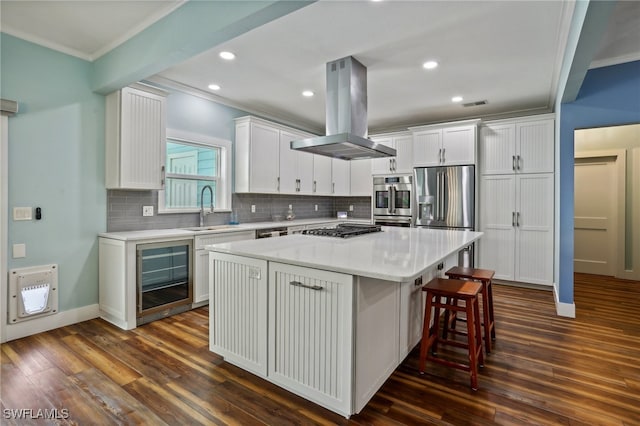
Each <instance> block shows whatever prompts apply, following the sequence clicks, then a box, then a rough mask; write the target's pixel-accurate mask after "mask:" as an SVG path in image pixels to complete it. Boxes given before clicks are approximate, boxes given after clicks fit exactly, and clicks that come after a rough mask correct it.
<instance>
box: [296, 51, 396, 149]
mask: <svg viewBox="0 0 640 426" xmlns="http://www.w3.org/2000/svg"><path fill="white" fill-rule="evenodd" d="M326 133H327V136H318V137H315V138H308V139H301V140H297V141H292V142H291V149H295V150H298V151H305V152H311V153H313V154H318V155H324V156H327V157H333V158H340V159H342V160H359V159H366V158H381V157H394V156H395V155H396V150H395V149H393V148H389V147H388V146H385V145H381V144H378V143H375V142H373V141H372V140H370V139H367V68H366V67H365V66H364V65H362V64H361V63H360V62H358V61H357V60H356V59H355V58H353V57H351V56H348V57H346V58H342V59H338V60H336V61H333V62H328V63H327V132H326Z"/></svg>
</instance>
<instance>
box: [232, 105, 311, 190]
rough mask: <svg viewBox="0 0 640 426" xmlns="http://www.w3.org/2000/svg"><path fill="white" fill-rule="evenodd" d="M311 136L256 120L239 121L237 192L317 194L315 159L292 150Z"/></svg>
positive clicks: (236, 157) (240, 119)
mask: <svg viewBox="0 0 640 426" xmlns="http://www.w3.org/2000/svg"><path fill="white" fill-rule="evenodd" d="M310 136H311V135H309V134H307V133H303V132H299V131H295V130H293V129H289V128H286V127H284V126H279V125H276V124H274V123H270V122H268V121H265V120H261V119H258V118H255V117H242V118H238V119H236V155H235V164H236V167H235V175H236V189H235V190H236V192H257V193H279V194H311V193H313V189H314V172H313V160H314V155H313V154H309V153H306V152H299V151H294V150H292V149H291V148H290V143H291V141H292V140H297V139H304V138H308V137H310Z"/></svg>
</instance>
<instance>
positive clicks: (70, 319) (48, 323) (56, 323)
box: [4, 303, 99, 342]
mask: <svg viewBox="0 0 640 426" xmlns="http://www.w3.org/2000/svg"><path fill="white" fill-rule="evenodd" d="M98 316H99V308H98V304H97V303H96V304H95V305H88V306H83V307H81V308H77V309H72V310H70V311H62V312H58V313H57V314H54V315H48V316H46V317H42V318H34V319H32V320H29V321H23V322H19V323H16V324H7V326H6V327H5V332H6V333H5V336H4V337H5V338H6V340H5V341H7V342H8V341H10V340H16V339H21V338H23V337H27V336H31V335H33V334H38V333H42V332H43V331H49V330H53V329H55V328H60V327H66V326H67V325H71V324H76V323H79V322H82V321H87V320H90V319H94V318H98Z"/></svg>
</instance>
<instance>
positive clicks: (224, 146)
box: [158, 129, 233, 214]
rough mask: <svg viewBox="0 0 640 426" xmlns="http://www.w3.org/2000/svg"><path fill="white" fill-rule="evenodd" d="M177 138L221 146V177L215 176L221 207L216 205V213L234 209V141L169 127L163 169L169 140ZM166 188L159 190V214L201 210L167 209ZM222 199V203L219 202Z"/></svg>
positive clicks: (217, 197)
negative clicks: (232, 161)
mask: <svg viewBox="0 0 640 426" xmlns="http://www.w3.org/2000/svg"><path fill="white" fill-rule="evenodd" d="M169 139H171V140H175V141H178V142H185V143H187V144H191V145H200V146H205V147H216V148H220V160H219V161H220V177H219V178H214V179H215V181H216V194H215V195H216V200H217V201H218V204H220V205H221V207H218V206H214V208H213V211H214V213H223V212H230V211H231V210H232V206H231V191H232V188H231V185H232V182H231V156H232V151H231V150H232V147H233V145H232V143H231V141H228V140H225V139H220V138H215V137H212V136H207V135H203V134H199V133H193V132H188V131H184V130H177V129H167V135H166V138H165V140H164V142H163V143H164V148H163V149H162V164H163V170H165V168H166V165H167V158H166V155H167V147H166V143H167V141H168V140H169ZM165 181H166V179H165V176H163V182H162V185H163V188H164V185H165V183H166V182H165ZM164 191H165V190H164V189H161V190H159V191H158V214H171V213H197V212H199V211H200V209H199V208H193V209H192V208H189V209H167V208H166V207H165V192H164ZM219 201H222V203H219Z"/></svg>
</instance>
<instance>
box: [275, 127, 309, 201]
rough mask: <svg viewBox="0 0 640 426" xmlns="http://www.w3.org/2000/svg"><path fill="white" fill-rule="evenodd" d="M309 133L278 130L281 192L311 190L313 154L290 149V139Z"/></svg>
mask: <svg viewBox="0 0 640 426" xmlns="http://www.w3.org/2000/svg"><path fill="white" fill-rule="evenodd" d="M307 137H309V135H306V134H302V133H294V132H290V131H286V130H281V131H280V161H279V164H280V188H279V191H280V193H281V194H311V193H312V192H313V189H314V188H313V187H314V185H313V181H314V172H313V162H314V157H315V156H314V155H313V154H310V153H308V152H301V151H296V150H293V149H291V141H294V140H299V139H304V138H307Z"/></svg>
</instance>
